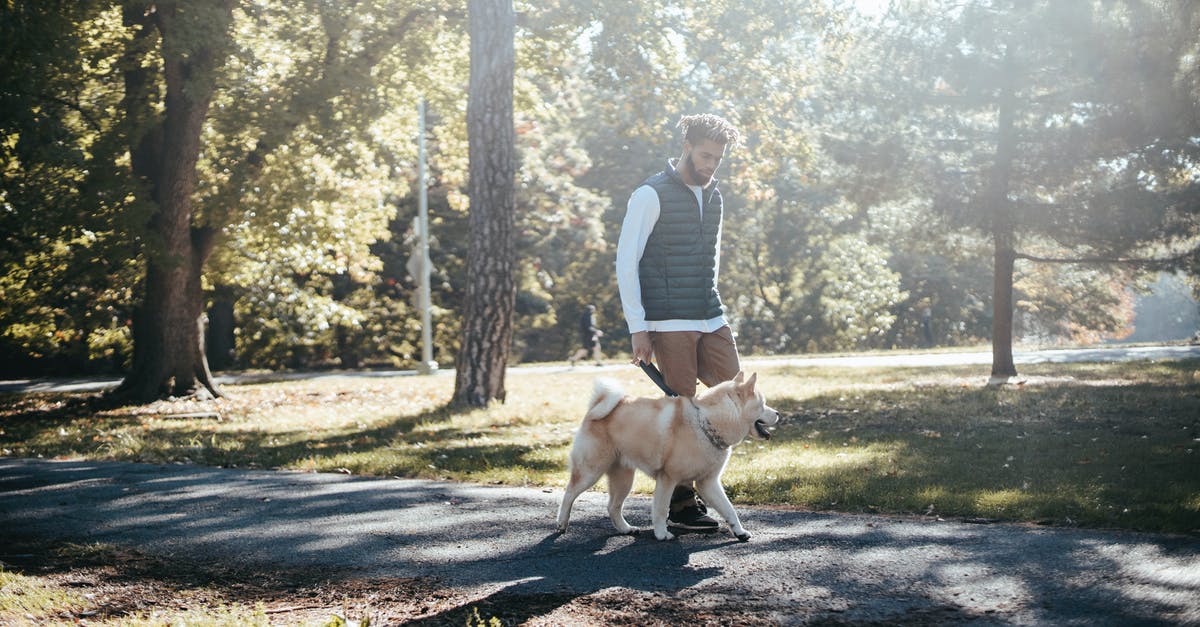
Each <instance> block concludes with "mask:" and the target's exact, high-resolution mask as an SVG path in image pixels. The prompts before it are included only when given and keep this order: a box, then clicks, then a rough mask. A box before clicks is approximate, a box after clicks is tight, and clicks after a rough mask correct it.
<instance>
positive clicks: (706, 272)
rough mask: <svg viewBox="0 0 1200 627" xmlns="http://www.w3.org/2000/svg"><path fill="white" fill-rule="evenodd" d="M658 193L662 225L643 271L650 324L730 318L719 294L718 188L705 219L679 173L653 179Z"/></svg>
mask: <svg viewBox="0 0 1200 627" xmlns="http://www.w3.org/2000/svg"><path fill="white" fill-rule="evenodd" d="M643 185H649V186H650V187H651V188H653V189H654V191H655V192H657V193H658V204H659V207H660V213H659V216H658V223H657V224H655V225H654V230H653V231H651V232H650V237H649V239H647V240H646V249H645V252H643V253H642V260H641V263H640V264H639V265H638V276H639V278H640V279H641V284H642V306H643V307H645V309H646V319H647V320H709V319H712V318H716V317H717V316H720V315H722V314H723V313H724V311H725V310H724V307H723V306H722V304H721V296H720V294H719V293H718V292H717V268H716V256H717V246H719V245H720V242H718V241H717V236H718V235H719V233H720V228H721V217H722V210H723V204H722V202H721V192H720V191H719V190H718V189H717V186H716V184H715V183H714V184H713V185H711V186H710V187H709V188H708V189H705V190H704V191H703V195H704V214H703V215H704V217H703V220H702V219H701V214H700V207H699V206H698V205H697V203H696V194H695V192H693V191H692V189H691V188H690V187H688V186H687V184H686V183H684V182H683V179H681V178H680V177H679V174H678V173H677V172H675V171H674V170H670V169H668V170H665V171H663V172H660V173H659V174H656V175H654V176H652V177H650V178H648V179H646V182H645V183H643Z"/></svg>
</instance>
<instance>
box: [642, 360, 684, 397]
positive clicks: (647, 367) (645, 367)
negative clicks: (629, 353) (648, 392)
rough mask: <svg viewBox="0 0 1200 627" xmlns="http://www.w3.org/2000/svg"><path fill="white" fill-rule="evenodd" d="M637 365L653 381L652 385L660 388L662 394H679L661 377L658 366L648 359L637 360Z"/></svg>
mask: <svg viewBox="0 0 1200 627" xmlns="http://www.w3.org/2000/svg"><path fill="white" fill-rule="evenodd" d="M638 365H639V366H641V367H642V372H645V373H646V376H647V377H650V380H651V381H653V382H654V385H657V386H658V389H660V390H662V391H663V393H664V394H666V395H667V396H679V395H678V394H676V393H675V390H672V389H671V388H670V387H669V386H668V385H667V381H666V380H665V379H663V374H662V371H661V370H659V369H658V366H655V365H654V364H652V363H650V362H648V361H640V362H638Z"/></svg>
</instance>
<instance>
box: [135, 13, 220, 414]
mask: <svg viewBox="0 0 1200 627" xmlns="http://www.w3.org/2000/svg"><path fill="white" fill-rule="evenodd" d="M233 5H234V2H233V0H207V1H204V2H189V3H181V2H156V3H150V2H135V3H131V4H129V5H127V6H126V7H125V8H124V18H125V24H126V26H128V27H130V28H132V29H134V34H133V37H132V38H131V39H130V41H129V44H128V47H127V50H126V59H125V61H126V70H125V101H124V112H125V121H126V124H127V129H128V130H127V132H128V138H129V142H130V145H129V150H130V163H131V167H132V169H133V173H134V175H135V176H136V177H138V178H139V179H140V180H141V181H143V182H144V185H145V187H146V190H145V193H146V194H147V197H148V198H149V199H150V200H151V201H152V202H153V203H154V206H155V207H156V211H155V213H154V215H153V216H152V217H151V218H150V222H149V226H148V235H149V237H150V246H151V247H150V249H149V250H148V251H147V253H148V254H147V263H146V276H145V283H144V287H143V289H142V291H143V294H142V299H141V304H140V305H139V307H138V310H137V312H136V313H135V315H134V321H133V324H134V326H133V333H134V336H133V342H134V353H133V370H132V372H131V373H130V374H129V376H128V377H126V378H125V381H124V382H123V383H122V384H121V386H120V387H119V388H118V389H117V391H116V394H117V395H118V396H121V395H125V396H128V397H131V398H134V399H149V398H154V397H157V396H159V395H160V394H162V393H163V392H164V391H166V392H167V393H170V394H173V395H188V394H192V393H194V392H195V391H196V387H195V386H196V384H197V383H199V384H201V385H203V386H204V387H205V388H207V389H208V391H209V392H210V393H212V394H213V395H218V396H219V395H220V392H219V391H218V390H217V388H216V384H215V383H214V382H213V380H212V374H211V373H210V372H209V371H208V362H207V360H206V357H205V353H204V344H203V342H204V334H203V333H202V328H203V326H202V325H203V323H202V321H201V314H202V312H203V309H204V301H203V292H202V289H201V284H200V280H201V271H202V269H203V267H204V263H205V262H206V261H207V260H208V257H209V255H211V254H212V250H213V245H214V244H215V241H216V240H215V237H216V230H215V229H214V228H212V227H195V226H194V225H193V213H194V211H195V209H194V207H193V203H194V194H195V191H196V183H197V180H198V178H199V174H198V172H197V169H196V165H197V162H198V160H199V158H200V148H201V144H200V135H201V132H202V131H203V129H204V122H205V120H206V119H207V117H208V106H209V103H210V102H211V101H212V98H213V94H214V92H215V90H216V72H217V70H218V68H219V67H220V66H221V64H222V63H223V61H224V57H225V55H226V54H227V52H228V50H229V48H230V47H231V45H232V32H231V26H232V23H233ZM156 44H157V45H156ZM153 53H157V56H158V58H161V64H162V66H161V67H162V70H161V71H162V81H163V84H164V95H163V100H162V113H161V115H160V114H158V113H157V112H156V111H155V110H154V107H155V104H156V102H155V100H156V96H155V93H156V91H157V88H158V85H157V81H156V80H155V79H156V78H157V72H156V68H154V67H153V65H152V64H153V63H156V62H157V61H158V58H156V56H155V54H153Z"/></svg>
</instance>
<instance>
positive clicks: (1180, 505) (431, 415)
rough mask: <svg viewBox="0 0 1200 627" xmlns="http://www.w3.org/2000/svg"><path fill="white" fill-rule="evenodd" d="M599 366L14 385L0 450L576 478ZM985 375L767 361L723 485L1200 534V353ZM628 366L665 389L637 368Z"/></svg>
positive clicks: (633, 380)
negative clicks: (485, 385) (459, 384)
mask: <svg viewBox="0 0 1200 627" xmlns="http://www.w3.org/2000/svg"><path fill="white" fill-rule="evenodd" d="M595 374H596V373H595V372H592V371H590V370H589V369H587V368H577V369H574V370H568V369H565V368H564V369H563V370H562V371H558V372H551V373H522V372H519V371H516V370H514V371H510V374H509V376H508V402H507V403H505V404H503V405H494V406H492V407H489V408H487V409H479V410H456V409H452V408H449V407H448V406H447V403H448V401H449V399H450V396H451V392H452V389H453V377H452V376H447V375H446V374H445V373H443V374H438V375H434V376H429V377H416V376H398V377H391V378H351V377H336V376H333V377H324V378H320V379H313V380H307V381H290V382H280V383H266V384H257V385H240V386H227V387H226V389H225V391H226V392H227V393H228V395H229V398H225V399H220V400H217V401H210V402H193V401H163V402H158V403H154V404H150V405H144V406H136V407H110V406H106V404H105V401H104V400H103V399H102V398H101V397H99V396H97V395H83V394H30V395H8V396H0V453H2V454H3V455H8V456H28V457H45V458H87V459H115V460H126V461H142V462H156V463H160V462H186V463H196V464H206V465H214V466H225V467H238V468H288V469H300V470H311V471H320V472H344V473H353V474H356V475H376V476H384V477H390V476H399V477H422V478H435V479H448V480H455V481H471V482H478V483H493V484H509V485H527V486H545V487H551V488H561V487H562V486H563V485H564V484H565V481H566V468H565V465H566V457H567V451H568V448H569V446H570V439H571V435H572V433H573V431H574V429H575V428H576V426H577V424H578V421H579V419H580V417H581V416H582V413H583V411H584V409H585V405H586V403H587V400H588V397H589V394H590V390H591V381H592V379H593V377H594V376H595ZM606 374H607V373H606ZM985 374H986V373H984V372H981V368H980V367H979V366H963V367H960V368H944V367H939V368H872V369H864V368H832V367H831V368H808V367H805V368H798V367H789V366H786V365H779V366H770V365H768V366H764V367H762V368H760V369H759V380H760V385H761V387H762V389H763V391H764V392H765V393H766V394H767V397H768V400H769V402H770V403H771V404H772V405H773V406H775V407H776V408H777V409H779V410H780V411H781V413H783V414H784V421H783V422H782V423H781V425H780V426H779V427H778V428H777V429H776V431H775V437H774V438H773V439H772V440H771V441H770V442H759V441H747V442H743V443H742V444H741V445H740V446H738V447H736V448H735V449H734V455H733V458H732V460H731V461H730V464H729V467H728V469H727V471H726V474H725V486H726V489H727V491H728V492H729V494H730V497H731V498H732V499H733V500H734V501H735V502H737V503H743V504H761V505H778V506H788V507H797V508H804V509H811V510H824V511H842V512H871V513H879V514H891V515H918V516H927V517H944V518H952V519H965V520H972V521H979V522H991V521H1020V522H1031V523H1039V524H1051V525H1067V526H1086V527H1100V528H1125V529H1137V530H1147V531H1166V532H1181V533H1200V453H1198V451H1197V449H1200V362H1197V361H1176V362H1133V363H1120V364H1068V365H1064V364H1042V365H1029V366H1025V367H1024V368H1023V369H1022V375H1023V377H1024V383H1022V384H1017V385H1009V386H1005V387H1000V388H988V387H986V386H984V382H985V380H986V376H985ZM612 378H615V379H617V380H618V381H620V382H621V383H622V384H624V385H625V387H626V389H627V390H628V391H629V392H630V393H634V394H640V395H654V394H656V393H657V392H656V390H655V389H654V388H653V386H652V384H650V383H649V381H648V380H646V379H645V378H644V377H643V376H642V375H641V372H640V371H638V370H637V369H635V368H633V367H632V366H631V367H629V368H628V369H622V370H621V371H620V372H618V373H614V374H613V375H612ZM651 487H652V484H651V482H650V481H649V480H647V479H645V478H643V477H639V480H638V483H637V484H636V486H635V490H639V491H642V492H646V493H648V492H649V491H650V490H651ZM602 488H603V482H602V483H601V485H600V486H598V489H602Z"/></svg>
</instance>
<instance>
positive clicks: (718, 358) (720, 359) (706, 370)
mask: <svg viewBox="0 0 1200 627" xmlns="http://www.w3.org/2000/svg"><path fill="white" fill-rule="evenodd" d="M650 342H651V344H652V345H653V346H654V359H655V360H656V361H657V362H658V368H659V369H660V370H662V373H663V379H666V382H667V386H668V387H670V388H671V389H672V390H674V391H675V393H676V394H678V395H680V396H695V395H696V380H697V379H699V380H700V381H702V382H703V383H704V385H706V386H708V387H712V386H714V385H716V384H718V383H721V382H723V381H728V380H730V379H732V378H734V377H735V376H737V373H738V370H739V369H741V362H740V361H739V360H738V352H737V345H736V344H735V343H734V341H733V332H732V331H730V330H729V327H728V326H724V327H721V328H720V329H717V330H716V331H713V332H712V333H701V332H700V331H653V332H651V333H650Z"/></svg>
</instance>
